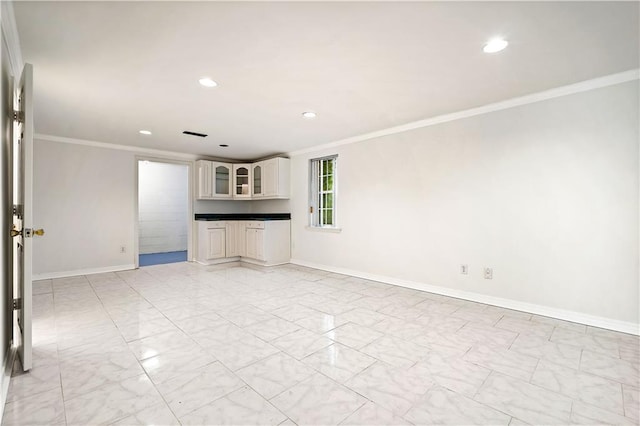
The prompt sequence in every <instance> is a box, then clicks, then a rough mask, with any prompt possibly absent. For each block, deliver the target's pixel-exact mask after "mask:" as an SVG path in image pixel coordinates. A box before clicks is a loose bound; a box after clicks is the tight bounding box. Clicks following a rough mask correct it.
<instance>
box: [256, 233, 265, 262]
mask: <svg viewBox="0 0 640 426" xmlns="http://www.w3.org/2000/svg"><path fill="white" fill-rule="evenodd" d="M255 231H256V256H255V259H258V260H265V257H264V229H256V230H255Z"/></svg>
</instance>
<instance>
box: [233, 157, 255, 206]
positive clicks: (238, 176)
mask: <svg viewBox="0 0 640 426" xmlns="http://www.w3.org/2000/svg"><path fill="white" fill-rule="evenodd" d="M233 176H234V177H233V197H234V198H251V165H250V164H234V165H233Z"/></svg>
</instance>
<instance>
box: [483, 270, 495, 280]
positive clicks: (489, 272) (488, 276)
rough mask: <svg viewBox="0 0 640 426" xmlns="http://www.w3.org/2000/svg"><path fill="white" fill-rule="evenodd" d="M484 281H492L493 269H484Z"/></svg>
mask: <svg viewBox="0 0 640 426" xmlns="http://www.w3.org/2000/svg"><path fill="white" fill-rule="evenodd" d="M484 279H485V280H490V279H493V269H491V268H484Z"/></svg>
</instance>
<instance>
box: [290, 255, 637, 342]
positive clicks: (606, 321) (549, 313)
mask: <svg viewBox="0 0 640 426" xmlns="http://www.w3.org/2000/svg"><path fill="white" fill-rule="evenodd" d="M290 263H292V264H294V265H300V266H306V267H308V268H314V269H320V270H323V271H329V272H335V273H338V274H345V275H351V276H353V277H358V278H363V279H367V280H372V281H378V282H382V283H386V284H392V285H397V286H400V287H407V288H412V289H414V290H421V291H427V292H429V293H435V294H440V295H443V296H449V297H455V298H457V299H464V300H470V301H472V302H479V303H485V304H487V305H493V306H499V307H501V308H507V309H513V310H516V311H522V312H528V313H531V314H536V315H542V316H545V317H552V318H557V319H561V320H565V321H571V322H577V323H580V324H585V325H590V326H593V327H599V328H605V329H608V330H615V331H620V332H622V333H629V334H634V335H636V336H637V335H640V324H634V323H632V322H626V321H619V320H614V319H611V318H605V317H599V316H595V315H589V314H584V313H581V312H575V311H568V310H565V309H559V308H552V307H549V306H543V305H536V304H533V303H527V302H521V301H518V300H513V299H504V298H501V297H495V296H488V295H485V294H480V293H473V292H470V291H464V290H456V289H453V288H447V287H441V286H436V285H430V284H424V283H420V282H416V281H410V280H403V279H400V278H394V277H387V276H384V275H376V274H370V273H368V272H362V271H354V270H352V269H347V268H340V267H334V266H328V265H321V264H318V263H314V262H307V261H305V260H300V259H291V262H290Z"/></svg>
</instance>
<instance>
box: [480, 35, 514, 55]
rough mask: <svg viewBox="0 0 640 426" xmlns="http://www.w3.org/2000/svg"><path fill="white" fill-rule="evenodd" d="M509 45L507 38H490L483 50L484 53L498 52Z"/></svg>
mask: <svg viewBox="0 0 640 426" xmlns="http://www.w3.org/2000/svg"><path fill="white" fill-rule="evenodd" d="M508 45H509V42H508V41H507V40H503V39H501V38H494V39H492V40H489V41H488V42H487V44H485V45H484V47H483V48H482V50H483V51H484V53H496V52H499V51H501V50H503V49H504V48H505V47H507V46H508Z"/></svg>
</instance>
